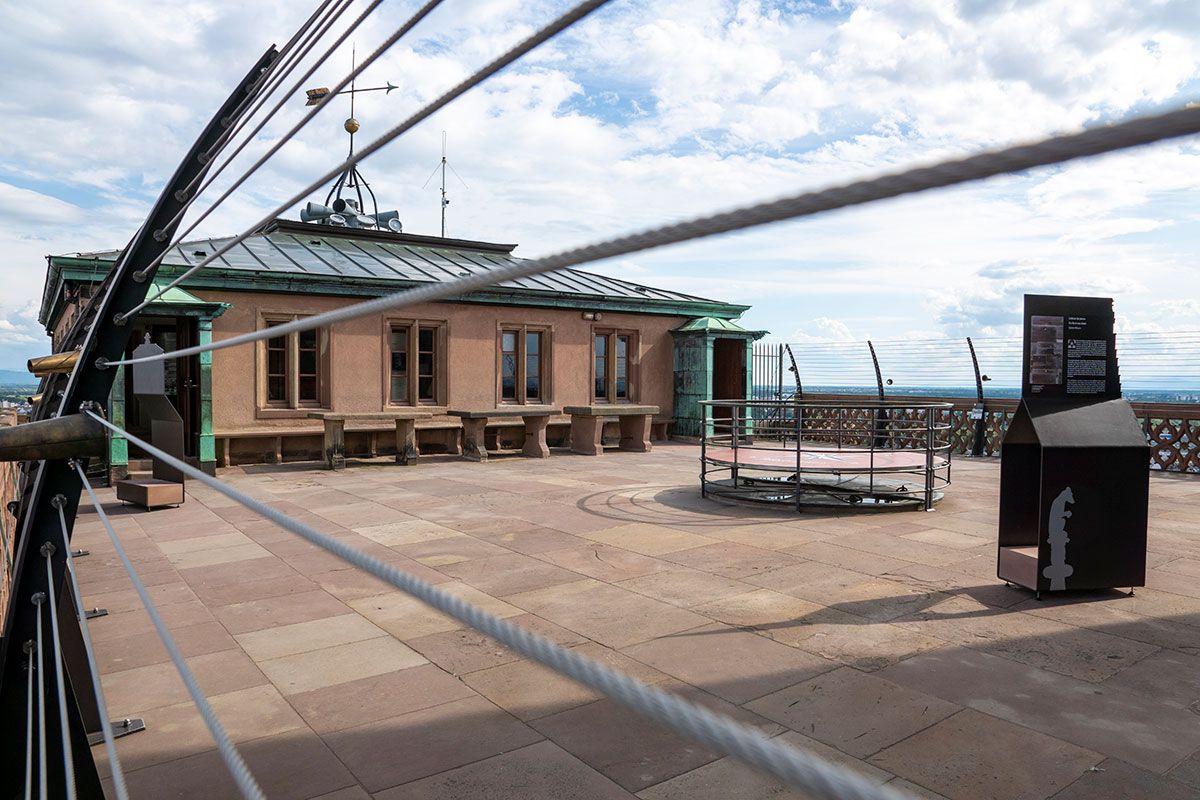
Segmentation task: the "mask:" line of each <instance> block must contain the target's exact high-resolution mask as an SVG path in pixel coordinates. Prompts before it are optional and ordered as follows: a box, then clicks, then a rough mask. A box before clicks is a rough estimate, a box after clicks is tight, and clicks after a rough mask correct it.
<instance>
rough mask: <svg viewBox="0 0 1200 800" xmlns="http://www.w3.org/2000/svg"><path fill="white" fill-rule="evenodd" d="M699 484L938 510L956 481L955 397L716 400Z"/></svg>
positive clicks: (835, 502)
mask: <svg viewBox="0 0 1200 800" xmlns="http://www.w3.org/2000/svg"><path fill="white" fill-rule="evenodd" d="M701 406H702V407H703V408H704V414H705V419H704V428H703V430H704V432H705V436H704V439H703V451H702V455H701V470H700V484H701V490H702V491H703V493H704V495H705V496H706V497H707V496H711V497H714V498H716V499H720V500H725V501H729V502H745V503H757V504H762V503H766V504H776V505H781V506H789V507H792V508H794V509H796V510H797V511H799V510H801V509H802V508H804V507H807V506H821V507H842V508H856V509H876V510H881V509H888V508H924V509H925V510H927V511H928V510H932V509H933V505H934V503H936V502H937V501H939V500H941V499H942V497H943V495H944V491H943V490H944V489H945V487H946V486H949V485H950V434H951V419H950V413H951V409H952V406H951V405H950V404H949V403H932V402H931V403H919V402H918V403H890V402H887V401H883V400H869V399H864V400H862V401H856V402H852V403H829V402H819V403H805V402H801V401H799V400H796V399H791V398H789V399H785V400H774V401H770V400H768V401H764V400H752V401H745V400H708V401H704V402H703V403H701Z"/></svg>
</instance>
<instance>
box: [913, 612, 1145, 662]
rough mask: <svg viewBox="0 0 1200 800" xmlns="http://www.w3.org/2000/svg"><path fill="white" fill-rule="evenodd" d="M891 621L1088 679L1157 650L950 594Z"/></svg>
mask: <svg viewBox="0 0 1200 800" xmlns="http://www.w3.org/2000/svg"><path fill="white" fill-rule="evenodd" d="M894 622H895V624H897V625H899V626H901V627H904V628H906V629H908V630H912V631H916V632H918V633H921V634H924V635H926V636H932V637H934V638H938V639H942V640H944V641H948V642H952V643H954V644H959V645H965V646H968V647H972V648H977V649H980V650H984V651H986V652H988V653H992V654H994V655H1002V656H1004V657H1005V658H1009V659H1012V660H1014V661H1019V662H1021V663H1024V664H1029V665H1031V666H1036V667H1042V668H1044V669H1047V670H1050V671H1052V672H1058V673H1061V674H1063V675H1070V676H1072V677H1076V678H1082V679H1084V680H1089V681H1096V682H1098V681H1102V680H1104V679H1105V678H1108V677H1109V676H1111V675H1114V674H1116V673H1117V672H1120V671H1121V670H1123V669H1125V668H1127V667H1128V666H1129V665H1130V664H1134V663H1136V662H1138V661H1140V660H1141V659H1143V658H1145V657H1146V656H1148V655H1150V654H1151V653H1153V652H1155V651H1156V650H1157V648H1156V647H1154V646H1153V645H1148V644H1144V643H1141V642H1135V641H1133V640H1131V639H1126V638H1124V637H1121V636H1110V635H1108V634H1105V633H1100V632H1097V631H1093V630H1088V629H1085V628H1078V627H1075V626H1073V625H1067V624H1065V623H1061V622H1057V621H1055V620H1052V619H1047V618H1045V617H1042V616H1037V615H1034V614H1026V613H1023V612H1020V611H1015V610H1013V611H1008V610H1002V609H995V608H992V607H989V606H986V605H984V604H982V603H978V602H975V601H973V600H971V599H969V598H966V597H962V596H959V597H954V598H951V599H949V600H946V601H944V602H941V603H938V604H936V605H934V606H932V607H930V608H928V609H926V610H923V611H920V612H918V613H916V614H912V615H908V616H906V617H903V618H901V619H897V620H895V621H894Z"/></svg>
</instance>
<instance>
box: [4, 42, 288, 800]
mask: <svg viewBox="0 0 1200 800" xmlns="http://www.w3.org/2000/svg"><path fill="white" fill-rule="evenodd" d="M277 55H278V54H277V52H276V51H275V49H274V48H273V47H272V48H269V49H268V50H267V51H266V53H264V54H263V55H262V57H261V58H259V59H258V61H257V62H256V63H255V65H254V67H253V68H252V69H251V70H250V72H249V73H248V74H247V75H246V77H245V78H244V79H243V80H242V81H241V82H240V83H239V84H238V86H237V88H236V89H235V90H234V91H233V93H232V94H231V95H230V96H229V98H228V99H227V100H226V101H225V103H224V104H223V105H222V106H221V107H220V108H219V109H218V110H217V112H216V113H215V114H214V115H213V117H212V118H211V119H210V120H209V122H208V124H207V125H206V127H205V128H204V131H203V132H202V133H201V134H200V136H199V138H198V139H197V140H196V142H195V143H194V144H193V145H192V148H191V150H190V151H189V152H188V154H187V156H186V157H185V159H184V160H183V162H181V163H180V165H179V167H178V168H177V169H176V171H175V174H174V175H173V176H172V177H171V179H170V180H169V181H168V182H167V184H166V186H165V187H164V188H163V191H162V193H161V194H160V195H159V198H158V200H157V202H156V203H155V205H154V208H153V210H152V211H151V212H150V215H149V216H148V217H147V218H146V221H145V222H144V223H143V224H142V227H141V229H140V230H139V231H138V232H137V233H136V234H135V235H134V237H133V239H132V241H130V243H129V244H128V245H127V246H126V247H125V249H124V250H123V251H122V254H121V257H120V259H119V260H118V262H117V264H116V265H115V266H114V267H113V269H112V270H111V271H110V272H109V275H108V277H107V278H106V279H105V281H104V283H103V284H102V285H101V288H100V290H99V291H98V293H97V294H96V295H95V296H94V298H93V300H92V302H91V303H90V304H89V305H88V307H87V308H86V309H85V311H84V313H81V314H80V316H79V320H78V322H79V324H78V326H77V327H75V328H74V329H73V330H72V331H71V334H70V335H69V336H67V337H65V339H64V341H63V342H62V343H61V346H62V348H63V349H66V350H75V349H77V348H78V351H79V353H80V355H79V359H78V364H77V366H76V367H75V369H74V370H73V371H72V372H71V373H70V374H69V375H54V376H50V377H48V378H46V379H45V380H44V381H43V383H42V391H43V394H46V395H47V397H51V398H53V400H52V401H43V402H42V403H40V404H39V405H38V407H37V411H36V413H37V417H38V419H47V420H48V419H51V418H55V417H62V416H66V415H72V414H76V413H79V412H80V411H81V409H82V408H94V409H96V410H100V409H103V408H104V407H105V406H106V404H107V401H108V397H109V393H110V392H111V390H112V385H113V381H114V377H115V374H116V370H115V369H112V368H104V364H105V363H106V362H107V361H113V360H116V359H119V358H120V357H121V356H122V355H124V353H125V349H126V347H127V345H128V342H129V336H130V332H131V327H130V325H129V324H128V320H123V318H122V322H120V323H118V322H117V319H118V318H120V316H121V315H122V314H124V313H125V312H128V311H129V310H130V309H132V308H133V307H135V306H136V305H138V304H139V303H140V302H142V301H143V300H144V299H145V297H146V290H147V288H148V287H149V285H150V280H151V279H152V278H153V273H154V268H153V266H152V265H153V264H154V263H155V262H156V260H157V259H158V257H159V256H160V255H161V254H162V253H163V251H164V250H165V249H166V248H167V246H168V244H169V242H170V240H171V239H172V238H173V237H174V234H175V230H176V227H177V225H178V223H175V224H171V223H170V222H169V221H170V220H171V219H172V218H173V217H175V216H176V215H177V214H178V212H179V211H180V209H181V208H182V201H180V200H179V199H178V196H177V194H176V192H177V190H179V189H181V188H182V187H184V186H186V185H187V184H188V183H189V182H190V181H192V180H193V179H194V178H196V177H198V176H202V175H203V174H204V173H205V172H206V170H207V169H208V165H209V164H211V163H212V162H211V161H209V160H202V159H201V158H200V156H201V154H203V153H205V152H206V151H207V150H208V149H209V148H211V147H212V145H213V143H215V142H216V141H217V139H218V138H219V137H220V136H221V135H222V133H223V132H224V131H225V130H226V126H227V125H228V124H232V123H233V122H236V121H237V113H236V111H237V107H238V106H239V105H240V104H241V101H242V98H243V97H244V96H245V93H246V91H248V90H251V89H252V88H253V86H254V84H255V83H256V82H257V80H258V79H259V76H260V75H261V74H262V73H263V71H264V70H266V69H267V68H268V67H269V66H270V65H271V63H272V62H273V61H274V60H275V59H276V58H277ZM134 273H142V274H143V275H144V280H138V279H137V277H135V274H134ZM29 474H30V475H31V480H30V481H29V482H27V484H26V487H25V493H24V496H23V497H22V499H21V510H20V511H21V513H20V519H19V522H18V530H19V535H18V536H19V538H18V545H17V548H16V563H15V564H14V569H13V574H12V584H11V593H10V595H9V603H8V608H7V609H6V618H5V624H4V632H5V635H4V638H3V639H2V640H0V721H3V724H4V725H5V726H6V728H5V729H6V730H8V731H12V730H13V729H14V727H15V726H14V725H13V722H14V721H15V720H19V719H20V718H21V714H22V713H23V712H24V706H25V698H24V697H23V693H24V681H23V680H22V678H24V676H23V675H22V674H21V669H22V661H23V659H22V658H21V657H20V654H19V652H18V650H19V647H18V644H19V643H21V642H24V641H28V640H29V639H32V638H34V637H33V634H34V632H35V626H36V625H37V617H36V614H35V611H36V609H34V608H33V607H32V606H31V604H30V599H31V598H32V597H33V596H34V595H35V594H38V593H45V594H46V595H49V594H50V593H54V594H55V596H58V593H59V592H60V590H61V587H62V584H63V577H64V573H63V571H64V569H65V565H66V555H67V553H66V550H65V549H59V550H57V552H55V553H54V554H53V555H52V557H51V569H50V576H49V578H47V574H46V572H45V570H44V568H43V563H44V562H43V559H42V557H41V555H40V552H39V551H40V549H41V547H42V546H43V545H44V544H46V543H47V542H51V543H57V542H59V541H60V540H61V536H62V524H61V522H60V521H59V518H58V510H57V508H55V507H53V506H52V505H51V502H50V501H51V498H56V497H57V496H59V495H61V496H62V497H63V500H62V501H61V502H63V503H64V504H65V508H66V509H67V510H68V514H67V519H68V521H69V522H70V523H73V522H74V518H75V514H74V510H75V508H76V506H77V505H78V502H79V495H80V491H81V486H80V482H79V477H78V475H77V473H76V472H75V470H74V469H73V468H72V467H70V466H68V462H67V461H66V460H64V459H58V460H51V461H42V462H39V463H38V468H37V469H36V470H34V471H32V472H31V473H29ZM69 533H70V531H68V534H69ZM48 584H49V585H48ZM56 657H57V654H56ZM66 666H67V668H68V669H71V667H72V665H71V664H67V665H66ZM68 680H69V681H70V683H71V686H72V687H73V688H74V687H85V686H89V685H90V682H89V681H88V680H87V676H86V675H84V676H77V675H74V674H71V675H68ZM76 694H77V692H75V691H72V692H70V693H68V694H67V704H68V706H69V708H68V709H67V721H68V726H69V727H70V728H71V736H72V739H71V741H72V754H73V756H74V769H75V778H76V781H77V789H78V792H79V795H80V796H82V797H103V793H104V790H103V787H102V785H101V783H100V777H99V774H98V772H97V770H96V765H95V762H94V761H93V759H92V754H91V751H90V750H89V749H88V747H87V738H86V733H85V732H84V729H83V727H84V726H83V722H82V719H81V716H80V708H79V705H78V703H77V702H76V700H75V695H76ZM48 699H49V703H50V707H49V708H48V709H47V722H49V723H50V724H51V725H53V726H54V728H55V730H54V731H53V733H52V735H51V737H50V741H51V742H52V744H50V745H48V746H50V747H52V748H53V752H52V753H50V754H49V755H52V756H53V757H54V760H55V761H56V762H57V761H59V760H60V759H61V756H62V755H63V754H62V753H61V752H59V751H60V750H61V748H60V747H59V746H58V744H57V742H58V741H59V740H60V739H61V736H59V735H58V734H59V731H58V730H57V728H58V724H59V723H58V719H59V715H58V708H57V703H58V701H57V698H56V697H51V698H48ZM80 742H82V744H81V745H78V744H77V743H80ZM24 755H25V741H24V737H23V736H22V735H20V734H17V735H13V736H3V737H0V775H4V776H15V775H19V774H21V768H22V766H23V759H24ZM59 783H61V781H58V780H56V781H55V785H58V784H59Z"/></svg>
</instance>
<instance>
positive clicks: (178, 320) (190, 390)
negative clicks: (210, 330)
mask: <svg viewBox="0 0 1200 800" xmlns="http://www.w3.org/2000/svg"><path fill="white" fill-rule="evenodd" d="M198 333H199V328H198V325H197V321H196V319H195V318H194V317H139V318H138V320H137V323H136V324H135V325H134V328H133V333H132V336H130V338H129V347H128V349H127V350H126V353H125V357H126V358H130V357H132V356H133V351H134V348H136V347H137V346H138V345H140V344H142V343H143V342H145V341H146V337H147V335H149V340H150V341H151V342H153V343H154V344H156V345H158V346H159V347H161V348H162V349H163V350H165V351H167V352H168V353H169V352H171V351H172V350H177V349H179V348H181V347H191V346H192V345H194V344H196V342H197V339H198ZM163 366H164V370H163V372H164V376H163V377H164V381H163V383H164V393H165V394H166V396H167V399H168V400H169V401H170V402H171V405H173V406H174V407H175V410H176V411H177V412H178V413H179V416H180V418H181V419H182V420H183V452H184V455H185V456H186V457H187V458H188V460H189V461H192V462H193V463H197V462H198V457H199V453H200V357H199V356H188V357H187V358H180V359H168V360H167V361H165V362H164V364H163ZM125 428H126V430H128V431H129V432H130V433H132V434H133V435H134V436H137V437H139V438H142V439H146V440H149V438H150V426H149V423H148V422H147V421H146V420H143V419H142V411H141V408H140V407H139V406H138V398H137V395H135V394H134V393H133V367H129V368H127V369H126V370H125ZM129 451H130V453H129V454H130V456H131V457H136V458H145V457H146V456H145V454H144V453H142V452H141V450H140V449H138V448H137V447H136V446H135V445H134V444H133V443H132V442H130V444H129Z"/></svg>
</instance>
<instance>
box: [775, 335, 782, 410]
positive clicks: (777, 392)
mask: <svg viewBox="0 0 1200 800" xmlns="http://www.w3.org/2000/svg"><path fill="white" fill-rule="evenodd" d="M775 366H776V368H777V369H778V371H779V378H778V380H777V382H776V384H775V399H776V400H782V399H783V345H782V344H780V345H779V352H778V353H777V354H776V356H775Z"/></svg>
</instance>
